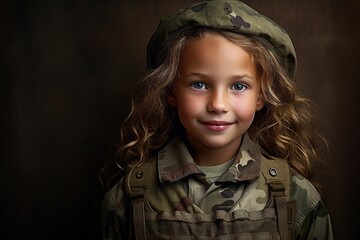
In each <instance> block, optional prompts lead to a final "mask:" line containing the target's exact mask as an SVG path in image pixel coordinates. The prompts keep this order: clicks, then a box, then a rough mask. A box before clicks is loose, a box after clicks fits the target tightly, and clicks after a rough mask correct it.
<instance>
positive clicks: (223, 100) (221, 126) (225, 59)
mask: <svg viewBox="0 0 360 240" xmlns="http://www.w3.org/2000/svg"><path fill="white" fill-rule="evenodd" d="M257 77H258V76H257V73H256V67H255V64H254V62H253V59H252V57H251V56H250V55H249V54H248V53H247V52H246V51H245V50H243V49H242V48H241V47H239V46H237V45H235V44H234V43H232V42H230V41H229V40H227V39H226V38H224V37H222V36H219V35H209V36H206V37H205V38H201V39H195V40H192V41H190V42H189V43H188V44H187V45H186V47H185V49H184V50H183V52H182V55H181V57H180V64H179V77H178V78H177V79H176V80H175V83H174V89H173V92H172V95H170V96H169V97H168V103H169V104H170V105H171V106H173V107H177V109H178V114H179V118H180V121H181V123H182V124H183V126H184V128H185V130H186V136H187V138H188V141H189V142H190V144H191V145H192V147H193V148H194V151H195V152H196V151H201V150H206V149H207V150H211V149H213V150H214V149H216V150H219V149H224V150H226V151H233V152H234V153H236V152H237V151H238V148H239V146H240V143H241V137H242V135H243V134H244V133H245V132H246V131H247V130H248V128H249V127H250V125H251V123H252V121H253V119H254V116H255V112H256V111H258V110H260V109H261V108H262V107H263V106H264V98H263V96H262V94H261V93H260V83H259V80H258V79H257Z"/></svg>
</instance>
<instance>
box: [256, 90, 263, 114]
mask: <svg viewBox="0 0 360 240" xmlns="http://www.w3.org/2000/svg"><path fill="white" fill-rule="evenodd" d="M264 106H265V98H264V94H263V93H262V92H260V93H259V96H258V101H257V103H256V111H260V110H261V109H262V108H263V107H264Z"/></svg>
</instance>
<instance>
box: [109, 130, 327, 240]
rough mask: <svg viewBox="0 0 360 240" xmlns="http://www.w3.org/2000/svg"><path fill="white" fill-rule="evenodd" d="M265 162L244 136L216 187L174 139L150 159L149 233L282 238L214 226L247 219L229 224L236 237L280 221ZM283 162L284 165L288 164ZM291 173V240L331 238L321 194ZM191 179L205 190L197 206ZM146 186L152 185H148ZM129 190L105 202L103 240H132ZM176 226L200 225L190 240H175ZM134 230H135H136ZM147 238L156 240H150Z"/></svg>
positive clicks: (119, 189)
mask: <svg viewBox="0 0 360 240" xmlns="http://www.w3.org/2000/svg"><path fill="white" fill-rule="evenodd" d="M156 160H157V161H156ZM266 161H271V160H267V159H265V158H264V157H263V156H262V155H261V153H260V150H259V148H258V147H257V146H256V145H255V144H254V143H253V142H252V141H251V140H250V138H249V137H248V136H247V135H244V138H243V141H242V144H241V147H240V150H239V153H238V155H237V157H236V158H235V160H234V163H233V165H232V166H231V167H230V168H229V169H228V170H226V171H225V172H224V173H223V174H222V175H221V176H220V177H219V178H218V179H217V180H216V181H215V182H214V183H212V184H208V183H207V182H206V181H204V174H203V173H202V172H201V171H200V170H198V168H197V167H196V165H195V163H194V161H193V159H192V157H191V155H190V153H189V152H188V150H187V148H186V146H185V144H184V143H183V142H181V141H180V140H179V139H174V140H173V141H172V142H170V143H169V144H168V145H167V146H166V147H165V148H164V149H162V150H161V151H159V153H158V156H157V159H155V160H153V162H156V163H157V165H156V166H157V168H156V169H157V170H154V172H156V171H157V172H158V176H156V177H155V176H153V177H152V179H154V181H152V182H153V185H156V187H155V188H153V189H156V190H152V191H153V193H152V194H153V195H154V196H157V197H155V198H151V197H145V198H146V204H145V208H146V211H145V212H146V214H145V215H146V218H147V224H149V223H152V227H151V228H156V229H155V230H154V231H155V232H160V231H164V232H165V235H167V236H168V237H164V238H161V239H198V238H196V237H194V236H197V235H198V234H197V232H201V234H203V233H202V231H201V230H200V231H199V229H201V228H202V229H207V230H204V231H205V232H206V235H201V236H207V237H208V238H201V239H239V238H240V239H280V237H279V235H274V234H273V233H271V234H268V233H261V235H256V233H254V232H252V233H251V234H250V235H249V234H243V233H241V234H242V235H241V236H243V237H239V236H240V235H236V237H231V236H235V233H233V232H231V233H230V234H229V233H228V230H220V229H219V228H221V227H219V225H218V222H221V223H227V222H231V221H233V220H234V219H235V220H236V221H238V220H244V219H246V220H249V221H250V222H251V223H250V225H246V224H245V223H244V221H240V222H241V223H239V221H238V222H237V223H236V224H240V225H232V227H231V229H234V228H235V230H231V231H235V232H236V231H237V230H236V229H244V228H246V229H247V231H250V232H251V231H256V230H251V229H255V228H256V227H255V228H254V227H253V226H254V224H260V223H261V228H264V226H265V228H270V225H271V224H272V223H270V222H265V223H264V222H261V221H262V220H261V219H263V218H271V217H270V216H272V214H273V215H274V216H273V217H272V218H274V219H280V217H279V216H276V215H277V213H278V212H279V211H278V210H273V209H274V205H276V204H277V203H276V202H275V201H274V200H273V199H274V198H273V197H272V193H271V191H270V190H269V186H268V180H267V178H266V177H264V174H263V172H264V170H263V168H262V166H263V165H264V163H265V162H266ZM281 162H282V163H284V162H285V163H286V161H281ZM286 164H287V163H286ZM278 170H280V169H278ZM271 171H275V173H276V169H271V170H270V174H273V173H271ZM279 172H281V171H279ZM289 173H290V174H289V181H288V182H289V183H288V184H286V183H285V185H287V186H286V187H285V189H286V191H285V193H286V197H287V202H288V205H289V203H293V205H296V207H295V208H293V210H294V214H293V215H294V217H293V225H292V227H291V228H292V231H291V237H292V238H293V239H318V240H320V239H333V236H332V228H331V222H330V217H329V214H328V212H327V210H326V208H325V206H324V204H323V202H322V201H321V198H320V195H319V193H318V192H317V191H316V189H315V188H314V186H313V185H312V184H311V183H310V182H309V181H308V180H307V179H305V178H304V177H302V176H301V175H299V174H298V173H297V172H295V171H294V170H293V169H290V171H289ZM142 174H146V172H144V173H143V172H141V171H139V172H137V173H134V174H133V175H135V176H136V178H137V177H141V176H138V175H142ZM290 175H291V176H290ZM194 180H195V181H200V182H202V183H203V184H204V185H206V189H207V190H206V192H205V194H204V197H203V199H202V200H201V201H200V203H198V204H197V205H196V204H194V203H193V202H192V200H191V198H189V189H190V188H191V181H194ZM149 184H150V185H151V183H149ZM128 188H129V179H128V178H126V177H124V178H122V179H121V180H120V182H119V183H118V184H116V185H115V186H114V187H113V188H112V189H111V190H110V191H109V192H108V193H107V194H106V196H105V198H104V205H103V227H104V228H103V229H104V231H103V238H104V239H128V238H129V235H130V238H133V236H131V231H134V229H132V228H131V224H129V222H132V218H134V219H135V218H136V217H139V216H136V215H139V214H138V213H134V214H133V215H134V216H132V214H130V212H131V210H130V209H131V204H130V200H129V196H128V194H127V193H128V192H129V190H128ZM140 215H141V214H140ZM288 216H289V213H288ZM140 217H143V216H140ZM144 218H145V217H144ZM174 219H175V220H176V224H173V222H174V221H173V222H171V220H174ZM199 219H200V220H199ZM165 220H169V221H170V222H171V223H169V224H168V223H167V222H166V221H165ZM219 220H221V221H219ZM288 221H289V220H288ZM178 222H180V223H181V224H183V223H184V222H187V223H188V225H194V223H195V222H200V228H199V226H198V225H196V226H195V227H194V226H191V227H190V228H191V229H190V230H188V231H189V232H188V233H187V234H188V235H189V236H191V238H190V237H187V238H181V237H179V236H178V231H182V230H179V229H183V228H184V226H183V225H181V224H180V225H179V223H178ZM135 225H136V224H135ZM149 225H150V224H149ZM153 226H155V227H153ZM234 226H235V227H234ZM266 226H268V227H266ZM135 227H137V226H135ZM148 228H149V227H148V226H147V229H148ZM129 229H132V230H129ZM249 229H250V230H249ZM135 231H137V230H136V229H135ZM209 231H210V232H211V233H209ZM222 231H225V232H222ZM266 231H270V230H265V232H266ZM225 233H227V235H226V234H225ZM232 234H234V235H232ZM264 234H265V235H264ZM155 235H156V234H155ZM155 235H154V236H155ZM218 235H226V236H227V238H226V237H224V238H221V237H217V236H218ZM162 236H164V235H162ZM175 236H177V237H175ZM199 236H200V235H199ZM215 236H216V238H215ZM229 236H230V237H229ZM249 236H250V237H249ZM269 236H270V237H269ZM192 237H193V238H192ZM149 239H159V238H156V237H154V238H151V237H149Z"/></svg>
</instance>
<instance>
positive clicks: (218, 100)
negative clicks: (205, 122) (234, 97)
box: [207, 91, 229, 113]
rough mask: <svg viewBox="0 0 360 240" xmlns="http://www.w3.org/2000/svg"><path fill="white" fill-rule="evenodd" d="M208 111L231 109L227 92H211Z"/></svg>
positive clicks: (217, 111)
mask: <svg viewBox="0 0 360 240" xmlns="http://www.w3.org/2000/svg"><path fill="white" fill-rule="evenodd" d="M207 110H208V112H213V113H225V112H228V111H229V102H228V96H227V94H226V93H225V92H221V91H216V92H213V93H212V94H210V96H209V100H208V105H207Z"/></svg>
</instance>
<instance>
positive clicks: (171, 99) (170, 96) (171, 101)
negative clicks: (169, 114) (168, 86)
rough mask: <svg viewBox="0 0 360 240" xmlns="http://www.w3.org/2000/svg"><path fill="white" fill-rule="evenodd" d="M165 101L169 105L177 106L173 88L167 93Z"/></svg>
mask: <svg viewBox="0 0 360 240" xmlns="http://www.w3.org/2000/svg"><path fill="white" fill-rule="evenodd" d="M166 101H167V103H168V104H169V105H170V106H172V107H177V101H176V97H175V94H174V89H173V90H172V91H170V92H169V93H168V94H167V96H166Z"/></svg>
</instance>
